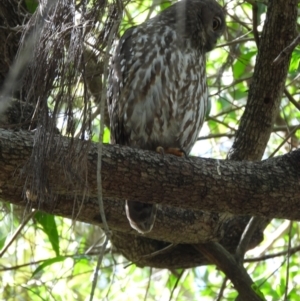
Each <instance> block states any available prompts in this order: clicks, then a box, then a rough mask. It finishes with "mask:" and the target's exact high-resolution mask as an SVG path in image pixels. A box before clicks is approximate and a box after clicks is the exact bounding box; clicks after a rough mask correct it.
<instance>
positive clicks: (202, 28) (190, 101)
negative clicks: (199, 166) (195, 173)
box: [107, 0, 225, 233]
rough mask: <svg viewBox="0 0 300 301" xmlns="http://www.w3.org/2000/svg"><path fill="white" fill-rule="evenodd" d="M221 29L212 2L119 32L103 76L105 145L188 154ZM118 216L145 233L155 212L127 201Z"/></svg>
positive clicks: (179, 7)
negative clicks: (107, 128) (105, 89)
mask: <svg viewBox="0 0 300 301" xmlns="http://www.w3.org/2000/svg"><path fill="white" fill-rule="evenodd" d="M224 30H225V17H224V11H223V9H222V7H221V6H220V5H219V4H218V3H217V2H216V1H215V0H182V1H181V2H177V3H175V4H174V5H172V6H170V7H169V8H167V9H165V10H164V11H163V12H161V13H160V14H158V15H157V16H156V17H154V18H152V19H149V20H148V21H146V22H144V23H142V24H140V25H138V26H135V27H132V28H129V29H128V30H126V32H125V33H124V35H123V36H122V37H121V38H120V40H119V43H118V46H117V47H116V50H115V53H114V55H113V58H112V61H111V65H110V72H109V80H108V83H109V84H108V97H107V98H108V111H109V116H110V130H111V143H113V144H121V145H127V146H130V147H133V148H140V149H145V150H153V151H159V152H162V153H171V154H175V155H178V156H181V155H183V154H188V153H189V152H190V151H191V149H192V147H193V144H194V143H195V141H196V140H197V137H198V134H199V131H200V129H201V127H202V124H203V122H204V117H205V113H206V110H207V105H208V91H207V84H206V73H205V53H206V52H208V51H210V50H212V49H213V48H214V46H215V45H216V42H217V39H218V38H219V37H220V36H221V35H222V34H223V32H224ZM125 211H126V215H127V218H128V220H129V223H130V225H131V227H132V228H134V229H136V230H137V231H138V232H140V233H146V232H149V231H151V229H152V227H153V224H154V221H155V216H156V205H151V204H145V203H143V202H142V200H127V201H126V204H125Z"/></svg>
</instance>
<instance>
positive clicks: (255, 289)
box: [251, 283, 267, 301]
mask: <svg viewBox="0 0 300 301" xmlns="http://www.w3.org/2000/svg"><path fill="white" fill-rule="evenodd" d="M251 288H252V289H253V290H254V291H255V293H256V295H258V296H259V297H260V298H261V300H264V301H267V299H266V298H265V296H264V294H263V293H262V292H261V290H260V289H259V287H258V286H257V285H256V284H255V283H253V284H252V285H251Z"/></svg>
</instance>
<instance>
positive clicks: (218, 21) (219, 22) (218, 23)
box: [212, 17, 222, 31]
mask: <svg viewBox="0 0 300 301" xmlns="http://www.w3.org/2000/svg"><path fill="white" fill-rule="evenodd" d="M221 25H222V20H221V19H220V18H219V17H214V19H213V24H212V28H213V31H216V30H218V29H219V28H220V27H221Z"/></svg>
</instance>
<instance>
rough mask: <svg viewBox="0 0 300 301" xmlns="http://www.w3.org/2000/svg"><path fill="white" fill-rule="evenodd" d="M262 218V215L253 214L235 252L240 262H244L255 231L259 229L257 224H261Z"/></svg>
mask: <svg viewBox="0 0 300 301" xmlns="http://www.w3.org/2000/svg"><path fill="white" fill-rule="evenodd" d="M261 219H262V218H261V217H256V216H252V217H251V219H250V221H249V223H248V224H247V226H246V228H245V229H244V232H243V234H242V236H241V239H240V242H239V244H238V246H237V248H236V252H235V258H236V260H237V262H239V263H240V264H241V263H242V262H243V259H244V256H245V253H246V251H247V247H248V245H249V242H250V241H251V238H252V236H253V233H254V231H255V230H256V229H257V226H258V225H259V223H260V221H261Z"/></svg>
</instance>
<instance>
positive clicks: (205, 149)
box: [0, 0, 300, 301]
mask: <svg viewBox="0 0 300 301" xmlns="http://www.w3.org/2000/svg"><path fill="white" fill-rule="evenodd" d="M97 2H98V1H97V0H86V1H85V5H83V2H82V1H75V8H76V11H75V12H74V15H73V16H74V18H75V19H76V20H75V21H74V26H78V24H81V25H83V23H81V21H82V14H83V13H84V16H85V20H84V21H87V20H88V18H87V16H88V15H89V13H92V12H93V10H94V9H95V7H96V4H97ZM219 2H220V4H221V5H223V6H224V7H225V9H226V11H227V25H228V29H227V31H226V34H225V37H223V38H222V39H221V40H220V41H219V46H218V47H217V48H216V49H215V50H213V51H212V52H210V53H209V54H208V55H207V77H208V86H209V93H210V101H211V106H210V112H208V114H207V121H206V123H205V125H204V126H203V129H202V131H201V134H200V137H199V141H198V142H197V143H196V145H195V147H194V148H193V151H192V155H194V156H201V157H211V158H220V159H225V158H226V155H227V152H228V150H229V148H230V147H231V145H232V142H233V139H234V135H235V131H236V129H237V127H238V124H239V120H240V118H241V115H242V114H243V110H244V106H245V104H246V100H247V92H248V89H249V84H250V83H251V76H252V74H253V70H254V66H255V59H256V54H257V46H256V42H255V39H254V35H253V16H252V5H251V4H250V2H251V1H249V2H248V1H241V0H226V1H219ZM112 3H113V2H112V1H107V5H108V7H109V5H110V4H112ZM172 3H173V2H172V1H160V0H135V1H127V2H125V1H124V2H122V4H123V13H122V19H121V20H120V21H121V22H120V26H119V32H118V35H117V36H114V39H115V40H117V39H118V37H119V36H120V35H122V34H123V33H124V31H125V30H126V29H127V28H129V27H131V26H134V25H136V24H139V23H141V22H143V21H144V20H146V19H148V18H151V17H153V16H155V15H156V14H157V13H159V11H161V10H163V9H165V8H166V7H168V6H169V5H171V4H172ZM25 5H26V8H27V11H28V14H33V13H34V12H35V11H36V10H37V9H38V1H36V0H26V1H25ZM257 7H258V9H257V16H256V17H257V20H258V28H257V29H258V32H260V31H261V30H262V28H263V24H264V19H265V13H266V5H265V3H264V1H257ZM83 8H84V9H85V11H83ZM110 12H111V11H110V10H109V9H108V10H107V11H105V12H102V13H99V19H98V20H96V21H97V22H95V24H96V26H94V27H93V31H92V30H91V31H88V30H87V33H86V35H85V40H84V43H85V44H84V47H85V50H84V51H83V52H84V53H85V54H89V55H90V56H91V60H93V59H95V60H94V62H95V64H94V65H93V66H92V68H90V69H89V70H94V71H95V70H98V71H99V70H100V71H99V72H98V74H97V73H94V74H92V76H91V80H90V81H89V83H88V84H86V83H85V80H84V77H82V76H80V74H79V73H77V74H76V72H75V73H74V76H75V78H74V81H73V86H72V91H71V93H70V95H71V96H72V120H73V126H72V133H73V134H74V135H75V136H78V137H80V136H82V135H83V136H84V137H85V139H88V138H90V139H92V140H93V141H98V139H99V129H100V118H99V95H97V93H99V94H100V92H101V88H102V81H103V78H104V75H103V74H104V72H103V64H104V63H105V59H102V61H101V60H98V59H97V58H98V56H101V55H102V51H104V50H105V49H106V46H104V48H103V49H96V48H97V47H96V46H97V39H98V38H99V36H100V33H101V30H102V29H103V28H104V27H105V26H107V20H108V19H107V18H108V16H109V14H110ZM80 20H81V21H80ZM94 21H95V20H94ZM82 22H83V21H82ZM86 24H87V23H85V24H84V26H86ZM84 26H83V27H84ZM67 46H68V45H66V44H64V47H65V48H64V49H63V51H64V56H65V58H67V57H68V55H69V54H68V47H67ZM113 49H114V46H112V48H111V51H110V52H113ZM299 61H300V48H299V47H298V48H296V49H295V50H294V52H293V55H292V61H291V64H290V70H289V75H288V78H287V81H286V91H285V95H283V97H282V102H281V110H280V114H279V115H278V117H277V120H276V124H275V125H274V131H273V134H272V136H271V139H270V141H269V143H268V146H267V148H266V151H265V154H264V159H267V158H269V157H271V156H274V155H281V154H284V153H287V152H289V151H291V150H293V149H295V148H298V146H299V139H300V131H299V130H298V129H299V122H300V96H299V84H300V80H299V74H300V73H299ZM86 66H88V62H87V65H86ZM74 68H75V67H74ZM87 68H88V67H87ZM93 68H94V69H93ZM101 68H102V70H101ZM94 79H95V83H91V82H92V80H94ZM59 84H60V78H59V76H58V77H56V79H55V82H54V83H53V86H52V87H51V89H50V92H49V95H48V98H47V102H48V106H49V108H50V109H51V110H55V100H56V97H57V95H58V93H59V92H60V90H59V88H60V87H59ZM86 85H87V86H89V85H94V86H93V87H92V86H90V87H88V89H87V87H86ZM87 99H88V100H89V102H88V106H89V108H88V109H89V110H90V119H89V126H88V128H87V127H84V126H83V125H84V123H85V122H86V120H84V119H83V115H82V114H81V113H82V111H83V110H84V108H85V105H86V103H87V102H86V100H87ZM67 108H68V103H67V102H66V103H62V105H61V106H60V107H59V112H60V113H61V116H62V117H61V118H57V119H56V126H57V127H58V129H59V130H60V131H61V133H63V134H65V135H68V133H69V129H70V128H69V127H68V126H69V124H68V122H66V119H65V118H64V117H63V116H64V113H65V112H66V111H67ZM106 124H107V123H106ZM107 125H108V124H107ZM103 140H104V142H105V143H108V142H109V128H108V127H106V128H105V130H104V138H103ZM0 218H1V224H0V249H1V250H2V251H1V253H0V254H1V256H0V272H1V273H0V279H1V280H0V282H1V283H2V285H1V286H0V296H1V300H89V296H90V291H91V283H92V278H93V274H94V270H95V267H96V263H97V256H98V254H99V252H100V249H101V246H102V244H103V241H104V234H103V232H102V230H101V229H100V228H98V227H96V226H93V225H89V224H84V223H81V222H77V221H72V220H69V219H65V218H61V217H57V216H55V217H54V216H51V215H48V214H44V213H40V212H37V211H36V212H30V213H29V214H28V213H24V210H23V208H18V207H16V206H13V205H8V204H6V203H2V205H1V212H0ZM299 230H300V229H299V223H298V222H293V221H283V220H273V221H272V223H271V224H270V225H269V226H268V227H267V229H266V231H265V238H264V241H263V243H262V244H261V245H260V246H258V247H256V248H255V249H253V250H251V251H249V252H248V253H247V254H246V260H245V262H246V263H245V266H246V267H247V270H248V271H249V273H250V274H251V276H252V278H253V280H254V281H255V282H256V284H257V286H258V287H259V289H260V290H261V292H263V294H264V296H265V298H266V300H268V301H269V300H284V297H283V296H284V295H285V294H287V295H286V299H285V300H291V301H292V300H299V295H300V272H299V264H300V263H299V253H298V251H299V250H300V237H299V236H300V231H299ZM236 296H237V293H236V291H235V290H234V288H233V287H232V285H231V283H230V282H229V281H227V279H226V277H225V276H224V274H222V273H221V272H220V271H218V270H217V269H216V268H215V267H214V266H203V267H197V268H194V269H188V270H172V271H169V270H159V269H154V268H143V269H141V268H138V267H136V266H135V265H133V264H131V263H130V262H128V261H127V260H126V259H125V258H124V257H122V256H120V255H118V254H117V253H116V252H115V250H114V249H113V248H112V246H111V245H108V247H107V250H106V252H105V257H104V259H103V261H102V264H101V268H100V273H99V278H98V283H97V289H96V291H95V296H94V300H132V301H134V300H183V301H184V300H203V301H205V300H234V299H235V298H236Z"/></svg>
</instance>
